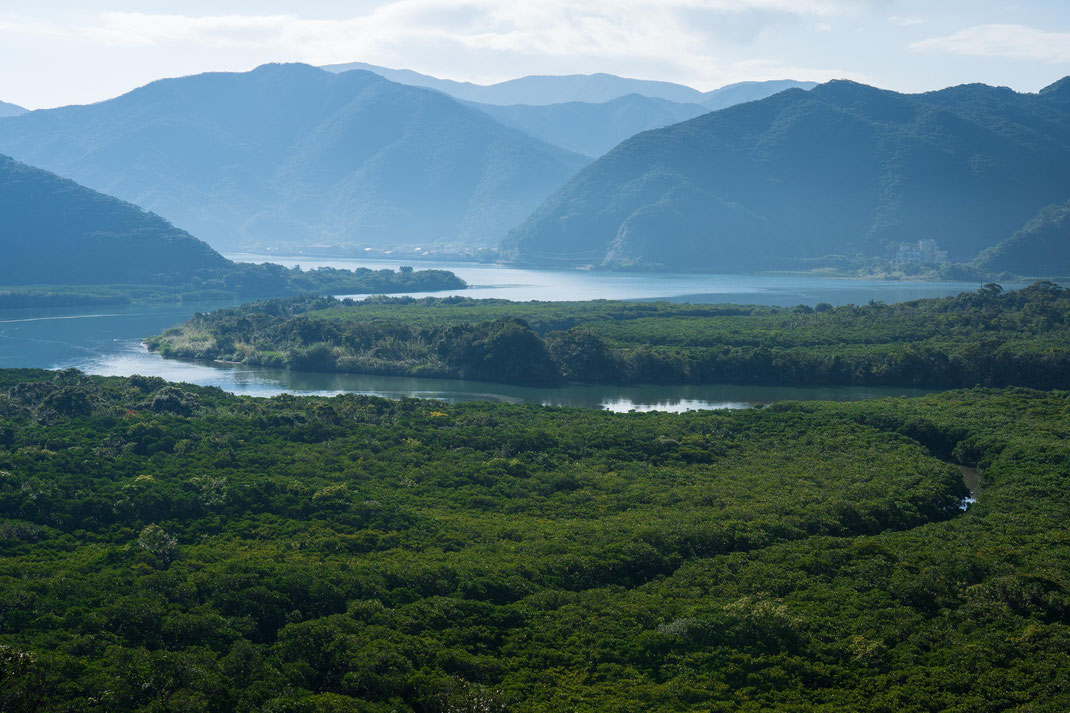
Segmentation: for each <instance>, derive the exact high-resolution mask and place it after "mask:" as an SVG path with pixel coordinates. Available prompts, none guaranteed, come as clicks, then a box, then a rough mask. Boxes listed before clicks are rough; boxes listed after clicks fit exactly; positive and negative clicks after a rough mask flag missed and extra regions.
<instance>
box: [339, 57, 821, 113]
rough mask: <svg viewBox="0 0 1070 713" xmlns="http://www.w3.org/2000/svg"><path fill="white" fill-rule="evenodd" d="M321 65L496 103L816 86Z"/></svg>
mask: <svg viewBox="0 0 1070 713" xmlns="http://www.w3.org/2000/svg"><path fill="white" fill-rule="evenodd" d="M323 69H326V70H328V71H331V72H338V73H341V72H349V71H352V70H355V69H360V70H365V71H368V72H374V73H375V74H378V75H380V76H382V77H386V78H387V79H389V80H390V81H392V82H398V83H399V84H410V85H413V86H417V87H426V88H428V89H435V90H437V91H440V92H443V93H445V94H449V95H450V96H452V97H456V98H457V99H464V100H466V101H471V102H478V103H480V104H495V105H499V106H510V105H514V104H527V105H532V106H545V105H548V104H564V103H571V102H588V103H593V104H599V103H602V102H607V101H611V100H613V99H619V98H620V97H624V96H628V95H629V94H638V95H639V96H644V97H650V98H652V99H664V100H666V101H671V102H676V103H678V104H699V105H701V106H704V107H705V108H706V110H707V111H712V110H715V109H723V108H724V107H726V106H730V105H732V104H739V103H742V102H747V101H754V100H755V99H762V98H765V97H767V96H770V95H772V94H776V93H777V92H780V91H783V90H785V89H791V88H799V89H811V88H813V87H815V86H817V85H816V83H815V82H797V81H795V80H791V79H777V80H771V81H767V82H738V83H736V84H729V85H727V86H724V87H721V88H720V89H714V90H712V91H709V92H700V91H699V90H697V89H693V88H692V87H688V86H685V85H683V84H675V83H673V82H659V81H652V80H649V79H631V78H628V77H618V76H617V75H615V74H604V73H599V74H567V75H532V76H527V77H519V78H517V79H510V80H507V81H504V82H498V83H497V84H489V85H484V84H473V83H472V82H456V81H453V80H451V79H439V78H438V77H432V76H429V75H426V74H420V73H419V72H414V71H412V70H411V69H390V68H388V67H379V66H376V65H374V64H366V63H364V62H349V63H346V64H331V65H325V66H324V67H323Z"/></svg>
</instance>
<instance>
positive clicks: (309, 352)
mask: <svg viewBox="0 0 1070 713" xmlns="http://www.w3.org/2000/svg"><path fill="white" fill-rule="evenodd" d="M1068 315H1070V290H1068V289H1067V288H1064V287H1060V286H1059V285H1056V284H1055V283H1052V282H1037V283H1035V284H1033V285H1031V286H1029V287H1027V288H1024V289H1021V290H1014V291H1003V290H1002V288H1000V287H999V286H998V285H994V284H989V285H985V286H983V287H982V288H980V289H979V290H978V291H976V292H973V293H964V294H962V295H959V296H957V297H949V298H941V299H927V300H918V301H914V302H905V303H900V304H891V305H889V304H884V303H870V304H868V305H861V306H856V305H846V306H841V307H832V306H831V305H828V304H821V305H818V306H817V308H816V309H813V308H810V307H806V306H799V307H795V308H777V307H758V306H747V305H690V304H668V303H660V302H613V301H599V300H596V301H591V302H527V303H521V302H508V301H505V300H476V299H470V298H464V297H449V298H424V299H414V298H411V297H400V298H377V299H369V300H365V301H361V302H354V301H352V300H343V301H338V300H333V299H330V298H295V299H289V300H272V301H268V302H262V303H255V304H249V305H243V306H241V307H235V308H230V309H223V310H218V311H216V312H212V313H209V314H198V315H196V316H194V318H193V319H191V320H190V321H188V322H186V323H185V324H182V325H180V326H178V327H175V328H172V329H170V330H168V331H166V332H165V333H163V334H162V335H158V336H155V337H153V338H151V339H149V340H147V343H148V345H149V348H150V349H153V350H155V351H158V352H159V353H160V354H162V355H163V356H165V357H178V358H193V359H220V360H226V361H235V362H242V363H246V364H254V365H265V366H274V367H287V368H291V369H299V370H306V371H327V372H331V371H338V372H355V373H374V374H397V375H414V376H438V377H451V378H468V379H480V380H487V381H500V382H508V383H547V384H553V383H560V382H564V381H572V382H607V383H744V384H747V383H760V384H859V385H917V386H930V387H939V388H955V387H969V386H975V385H984V386H1007V385H1018V386H1029V387H1034V388H1070V320H1068Z"/></svg>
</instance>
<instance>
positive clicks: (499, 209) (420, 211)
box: [0, 64, 586, 248]
mask: <svg viewBox="0 0 1070 713" xmlns="http://www.w3.org/2000/svg"><path fill="white" fill-rule="evenodd" d="M0 151H4V152H7V153H9V154H11V155H13V156H15V157H16V158H18V159H20V160H23V161H26V162H27V163H31V164H33V165H36V166H40V167H42V168H45V169H48V170H50V171H54V172H56V173H59V174H61V175H64V176H68V177H71V178H73V179H75V180H77V181H79V182H80V183H83V184H85V185H87V186H89V187H91V188H94V189H97V190H100V191H103V192H106V193H110V194H112V195H116V196H118V197H120V198H123V199H124V200H128V201H131V202H133V203H137V204H138V205H140V206H142V207H144V208H147V209H150V210H153V211H155V212H157V213H159V214H160V215H162V216H164V217H166V218H167V219H169V220H171V221H172V222H174V223H175V224H176V225H181V226H183V227H184V228H186V229H188V230H190V231H191V232H192V233H194V234H196V235H197V236H198V237H200V238H203V239H205V240H207V241H209V242H210V243H211V244H213V245H214V246H216V247H219V248H234V247H237V246H240V245H245V244H250V243H253V244H261V245H263V244H265V243H272V242H276V241H286V242H290V243H293V242H299V241H305V242H320V243H323V242H337V241H359V242H361V243H362V244H365V245H381V246H392V245H396V244H399V243H409V244H412V243H416V244H419V243H420V242H423V241H426V242H428V243H435V242H460V243H462V244H465V245H492V244H495V243H496V242H497V241H499V240H500V239H501V238H502V236H503V235H505V234H506V232H507V231H508V229H509V228H510V227H512V226H513V225H515V224H516V223H518V222H519V221H520V220H522V219H523V218H524V217H525V216H526V215H527V214H528V213H530V211H531V210H532V209H533V208H534V207H535V206H536V205H538V203H539V202H540V201H541V200H542V199H543V198H545V196H546V195H547V194H548V193H550V192H551V191H552V190H553V189H555V188H556V187H558V186H560V185H561V184H563V183H564V182H565V181H566V180H567V179H568V178H569V177H570V176H571V175H572V174H573V173H574V172H575V171H576V170H577V169H578V168H580V167H581V166H582V165H583V164H584V163H585V162H586V159H584V158H583V157H581V156H578V155H576V154H574V153H571V152H569V151H566V150H564V149H561V148H558V147H556V146H551V145H549V144H546V143H544V142H541V141H539V140H537V139H535V138H533V137H531V136H529V135H527V134H525V133H523V132H521V131H518V130H516V129H512V128H509V127H505V126H503V125H502V124H500V123H498V122H496V121H495V120H493V119H492V118H491V117H489V116H488V115H486V114H485V113H483V112H481V111H479V110H476V109H474V108H471V107H468V106H464V105H462V104H461V103H459V102H457V101H456V100H454V99H452V98H450V97H448V96H445V95H443V94H441V93H439V92H434V91H429V90H426V89H421V88H416V87H410V86H404V85H400V84H396V83H392V82H389V81H387V80H385V79H383V78H382V77H379V76H378V75H375V74H372V73H370V72H347V73H345V74H341V75H336V74H332V73H330V72H326V71H324V70H321V69H317V68H314V67H310V66H308V65H299V64H294V65H265V66H263V67H260V68H258V69H256V70H254V71H252V72H247V73H211V74H202V75H197V76H192V77H183V78H179V79H166V80H161V81H157V82H153V83H152V84H149V85H147V86H144V87H141V88H139V89H136V90H134V91H132V92H129V93H128V94H124V95H123V96H121V97H118V98H116V99H112V100H109V101H105V102H101V103H99V104H93V105H88V106H72V107H65V108H62V109H52V110H47V111H37V112H32V113H29V114H26V115H23V116H20V117H14V118H8V119H3V120H0Z"/></svg>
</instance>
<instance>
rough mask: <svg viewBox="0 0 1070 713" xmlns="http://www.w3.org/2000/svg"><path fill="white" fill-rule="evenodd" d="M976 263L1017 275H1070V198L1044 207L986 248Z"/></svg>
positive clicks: (989, 269)
mask: <svg viewBox="0 0 1070 713" xmlns="http://www.w3.org/2000/svg"><path fill="white" fill-rule="evenodd" d="M976 265H977V267H978V268H980V269H982V270H985V271H987V272H1009V273H1012V274H1015V275H1060V276H1065V275H1070V201H1066V202H1065V203H1056V204H1053V205H1049V206H1047V207H1045V208H1043V209H1042V210H1040V212H1038V213H1037V214H1036V216H1034V217H1033V218H1032V219H1031V220H1030V221H1029V222H1028V223H1026V224H1025V225H1024V226H1023V227H1022V229H1021V230H1019V231H1017V232H1016V233H1015V234H1014V235H1012V236H1011V237H1009V238H1007V239H1006V240H1004V241H1003V242H1001V243H999V244H998V245H994V246H992V247H991V248H988V249H987V250H984V251H983V252H982V253H981V254H980V255H979V256H978V257H977V261H976Z"/></svg>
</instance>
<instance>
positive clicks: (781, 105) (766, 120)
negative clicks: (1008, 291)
mask: <svg viewBox="0 0 1070 713" xmlns="http://www.w3.org/2000/svg"><path fill="white" fill-rule="evenodd" d="M1067 196H1070V81H1066V80H1064V81H1061V82H1057V83H1055V84H1053V85H1051V86H1050V87H1048V88H1047V89H1045V90H1043V91H1041V92H1039V93H1037V94H1019V93H1016V92H1014V91H1012V90H1010V89H1007V88H1006V87H991V86H986V85H982V84H971V85H963V86H957V87H950V88H947V89H943V90H940V91H935V92H928V93H924V94H900V93H897V92H892V91H886V90H881V89H877V88H875V87H871V86H867V85H864V84H858V83H855V82H850V81H844V80H838V81H832V82H828V83H826V84H822V85H819V86H817V87H815V88H814V89H811V90H810V91H803V90H801V89H790V90H788V91H784V92H781V93H779V94H776V95H774V96H772V97H769V98H767V99H762V100H760V101H755V102H750V103H747V104H741V105H738V106H734V107H730V108H728V109H724V110H722V111H717V112H713V113H710V114H705V115H703V116H700V117H697V118H695V119H691V120H690V121H685V122H682V123H680V124H675V125H673V126H669V127H666V128H663V129H657V130H653V131H648V132H645V133H642V134H639V135H638V136H634V137H632V138H631V139H629V140H627V141H625V142H624V143H622V144H621V145H619V146H618V147H616V148H615V149H613V150H612V151H610V152H609V153H608V154H606V155H605V156H602V157H601V158H599V159H598V160H597V161H595V162H594V163H592V164H591V165H589V166H587V167H586V168H585V169H584V170H582V171H580V172H579V173H578V174H577V175H576V176H575V177H573V178H572V180H571V181H569V183H568V184H566V185H565V186H564V187H563V188H561V189H560V190H559V191H557V192H556V193H555V194H553V195H552V196H550V197H549V198H547V200H546V201H545V202H544V203H543V204H542V205H541V206H540V207H539V208H538V209H537V210H536V211H535V212H534V213H533V214H532V215H531V216H530V217H529V218H528V219H527V220H526V221H525V222H524V223H523V224H521V225H520V226H518V227H517V228H516V229H515V230H513V231H512V232H511V233H510V235H509V237H508V238H507V240H506V241H505V243H504V244H503V247H502V250H503V253H504V254H506V255H507V256H509V257H511V258H512V259H514V260H516V261H518V262H521V263H525V264H536V265H547V266H565V265H595V266H605V267H623V268H633V269H651V268H656V269H669V270H688V271H708V272H732V271H739V270H754V269H798V268H800V267H802V266H806V265H812V264H813V260H814V259H818V258H834V257H835V256H839V258H840V259H842V258H843V256H848V257H853V256H856V255H863V256H869V257H884V258H892V257H894V256H895V250H896V248H897V246H898V245H899V244H900V243H904V242H913V241H916V240H918V239H919V238H925V237H931V238H933V239H935V240H937V241H938V242H939V244H940V246H941V247H942V248H943V249H945V250H947V251H948V252H949V256H950V259H951V260H952V261H953V262H960V263H961V262H968V261H970V260H972V259H974V258H975V257H976V256H977V254H978V253H979V252H980V251H981V250H984V249H985V248H989V247H992V246H994V245H996V244H997V243H999V242H1001V241H1003V240H1006V239H1007V238H1009V237H1010V236H1011V235H1012V234H1013V233H1014V232H1015V231H1016V230H1018V229H1019V228H1021V227H1022V226H1023V225H1024V224H1025V223H1026V221H1028V220H1029V219H1030V218H1031V217H1032V216H1033V215H1035V214H1036V213H1037V211H1038V210H1040V209H1041V208H1043V207H1044V206H1046V205H1050V204H1052V203H1056V202H1060V201H1065V200H1066V199H1067ZM1043 254H1044V253H1043V252H1042V251H1041V252H1034V253H1033V254H1032V255H1033V257H1032V260H1033V261H1034V264H1036V263H1037V261H1039V260H1042V259H1043ZM1028 274H1034V275H1035V276H1038V277H1052V276H1055V275H1056V274H1057V273H1053V272H1042V273H1028Z"/></svg>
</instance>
